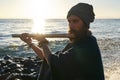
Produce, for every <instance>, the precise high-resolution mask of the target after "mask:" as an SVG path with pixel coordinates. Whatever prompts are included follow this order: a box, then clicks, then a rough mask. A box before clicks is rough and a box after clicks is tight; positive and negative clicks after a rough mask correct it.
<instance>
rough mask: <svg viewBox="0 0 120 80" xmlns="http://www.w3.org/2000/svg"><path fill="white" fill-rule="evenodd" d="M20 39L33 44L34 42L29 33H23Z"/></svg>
mask: <svg viewBox="0 0 120 80" xmlns="http://www.w3.org/2000/svg"><path fill="white" fill-rule="evenodd" d="M20 39H21V40H22V41H24V42H25V43H27V44H31V43H32V39H31V37H30V36H29V34H28V33H22V34H21V36H20Z"/></svg>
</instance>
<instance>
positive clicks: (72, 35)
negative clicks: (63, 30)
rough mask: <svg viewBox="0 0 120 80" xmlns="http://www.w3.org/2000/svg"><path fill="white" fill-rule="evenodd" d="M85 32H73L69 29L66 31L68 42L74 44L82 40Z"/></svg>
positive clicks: (83, 30)
mask: <svg viewBox="0 0 120 80" xmlns="http://www.w3.org/2000/svg"><path fill="white" fill-rule="evenodd" d="M86 32H87V31H86V30H85V29H82V30H73V29H70V30H69V31H68V35H69V40H70V41H71V42H72V43H74V42H76V41H79V40H81V39H83V38H84V37H85V36H86Z"/></svg>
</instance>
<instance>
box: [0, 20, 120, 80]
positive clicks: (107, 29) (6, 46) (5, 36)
mask: <svg viewBox="0 0 120 80" xmlns="http://www.w3.org/2000/svg"><path fill="white" fill-rule="evenodd" d="M44 21H45V25H44V26H42V25H41V26H42V27H44V29H45V30H44V31H45V33H46V34H49V33H50V34H60V33H61V34H62V33H67V31H68V22H67V20H66V19H46V20H44ZM38 22H39V21H38ZM39 24H41V23H40V22H39ZM33 25H34V21H33V20H32V19H0V59H2V58H3V57H4V56H6V55H10V56H13V57H14V56H15V57H23V58H24V57H29V56H30V57H32V56H37V55H36V54H35V52H34V51H33V50H32V49H31V48H30V47H29V46H28V45H27V44H26V43H24V42H23V41H21V40H20V39H19V37H18V38H14V37H12V34H21V33H30V34H32V33H33V32H32V27H33ZM39 26H40V25H39ZM39 26H38V29H41V26H40V28H39ZM90 30H91V31H92V34H93V35H94V36H95V37H96V38H97V42H98V45H99V47H100V51H101V56H102V60H103V66H104V72H105V78H106V80H120V19H96V20H95V21H94V22H93V23H91V25H90ZM47 39H48V40H49V42H50V43H49V47H50V49H51V51H52V53H53V54H54V53H55V52H56V51H59V50H61V49H63V48H64V46H65V45H66V44H67V43H68V42H69V41H68V39H67V38H47ZM33 41H34V43H35V44H36V45H37V41H35V40H33Z"/></svg>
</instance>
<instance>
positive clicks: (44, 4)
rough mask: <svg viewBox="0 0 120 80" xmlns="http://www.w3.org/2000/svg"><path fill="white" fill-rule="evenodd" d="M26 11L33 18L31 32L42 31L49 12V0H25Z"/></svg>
mask: <svg viewBox="0 0 120 80" xmlns="http://www.w3.org/2000/svg"><path fill="white" fill-rule="evenodd" d="M26 4H27V5H26V7H27V12H28V14H29V16H31V17H32V19H33V27H32V32H33V33H44V32H45V31H44V30H45V19H46V17H47V15H48V13H49V9H50V3H49V0H27V2H26Z"/></svg>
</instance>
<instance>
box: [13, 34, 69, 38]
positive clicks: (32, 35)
mask: <svg viewBox="0 0 120 80" xmlns="http://www.w3.org/2000/svg"><path fill="white" fill-rule="evenodd" d="M20 36H21V34H12V37H14V38H18V37H20ZM29 36H30V37H36V36H40V37H43V36H44V37H46V38H68V37H69V36H68V35H67V34H29Z"/></svg>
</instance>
